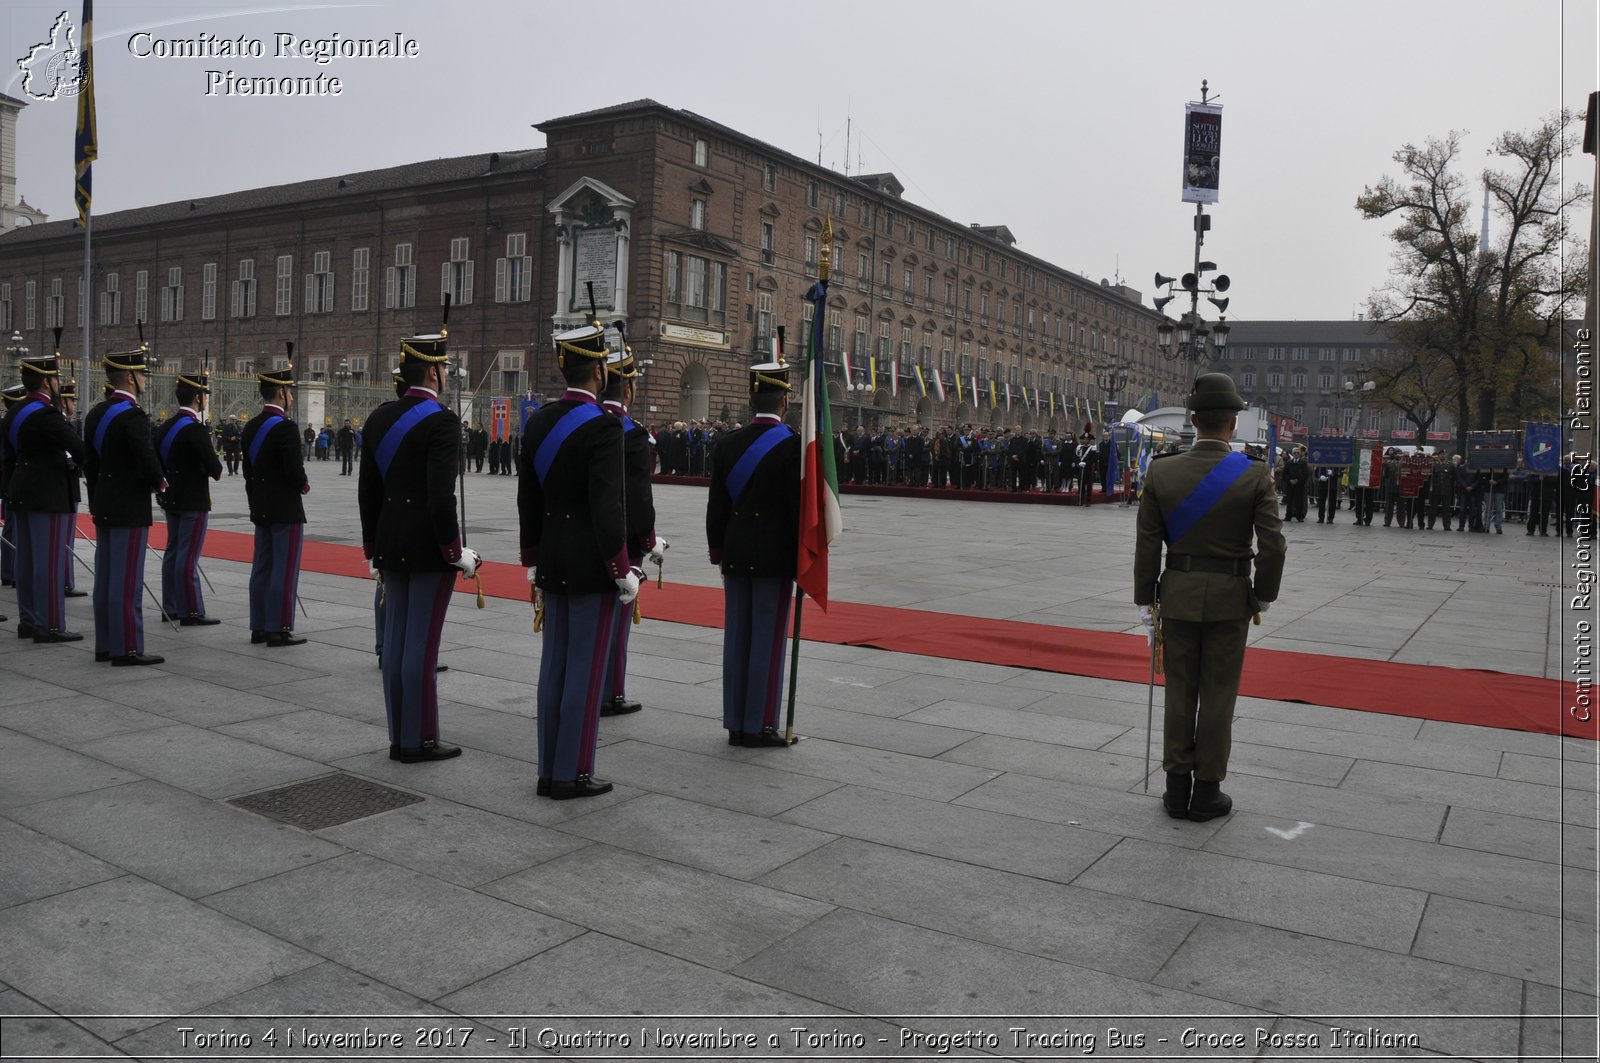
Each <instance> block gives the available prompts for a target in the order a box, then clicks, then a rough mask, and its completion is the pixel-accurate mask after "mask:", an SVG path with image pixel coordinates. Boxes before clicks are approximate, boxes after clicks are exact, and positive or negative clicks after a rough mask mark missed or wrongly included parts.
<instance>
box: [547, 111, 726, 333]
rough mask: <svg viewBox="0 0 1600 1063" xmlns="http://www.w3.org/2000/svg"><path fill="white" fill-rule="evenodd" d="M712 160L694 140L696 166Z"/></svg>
mask: <svg viewBox="0 0 1600 1063" xmlns="http://www.w3.org/2000/svg"><path fill="white" fill-rule="evenodd" d="M710 161H711V151H710V149H709V148H708V147H706V142H705V141H704V140H698V139H697V140H696V141H695V142H694V164H695V165H696V166H705V165H706V164H708V163H709V162H710ZM518 361H519V362H520V361H521V359H520V358H519V359H518Z"/></svg>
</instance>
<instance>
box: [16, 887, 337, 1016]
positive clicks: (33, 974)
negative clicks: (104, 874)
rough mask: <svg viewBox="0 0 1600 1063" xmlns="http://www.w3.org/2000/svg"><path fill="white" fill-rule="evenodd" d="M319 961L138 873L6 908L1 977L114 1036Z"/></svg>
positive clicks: (58, 1010)
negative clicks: (143, 877)
mask: <svg viewBox="0 0 1600 1063" xmlns="http://www.w3.org/2000/svg"><path fill="white" fill-rule="evenodd" d="M316 962H318V957H316V956H314V955H312V954H311V953H309V952H306V951H304V950H302V949H299V948H296V947H295V946H293V945H290V944H289V943H288V942H285V941H282V940H280V939H278V938H276V937H273V936H271V935H269V934H265V933H262V932H261V931H260V930H257V929H255V928H254V927H251V926H249V925H247V924H245V923H242V922H239V921H237V920H235V919H231V918H229V917H228V916H226V915H224V914H222V913H220V912H215V911H211V910H209V909H207V908H205V907H204V906H203V905H201V904H199V903H198V902H195V901H191V900H188V899H186V898H184V897H180V896H179V895H178V894H176V893H172V892H171V891H169V890H164V889H162V888H161V887H160V886H157V885H155V884H153V883H150V882H144V881H141V880H139V879H137V878H134V877H132V876H124V877H122V878H118V879H112V880H111V881H108V882H101V883H97V884H95V885H92V886H85V887H84V888H82V889H79V890H74V891H72V892H70V893H63V894H59V895H57V896H54V897H46V898H43V899H41V900H37V901H31V902H29V903H27V904H21V905H17V906H16V907H13V908H8V909H6V910H4V911H0V978H3V979H5V981H6V982H8V983H10V984H12V985H19V984H23V985H26V986H27V987H28V995H29V996H31V997H33V998H34V999H36V1000H38V1001H39V1002H40V1003H41V1004H43V1005H45V1006H46V1007H48V1008H51V1009H52V1010H54V1011H56V1012H57V1013H59V1014H64V1015H102V1016H123V1017H120V1018H116V1017H108V1018H97V1019H84V1020H83V1025H84V1026H85V1027H86V1028H87V1029H88V1030H89V1031H90V1032H91V1033H93V1034H95V1035H96V1036H97V1037H101V1038H104V1039H107V1040H111V1041H115V1040H117V1039H118V1038H120V1037H123V1036H126V1035H127V1034H129V1033H132V1032H134V1031H136V1030H140V1029H143V1028H145V1027H146V1026H150V1025H154V1024H155V1023H157V1022H159V1021H160V1018H159V1017H160V1016H164V1015H178V1014H183V1013H186V1012H190V1011H194V1010H196V1009H198V1008H202V1007H205V1006H206V1005H208V1004H211V1003H214V1002H215V1001H217V1000H221V999H222V998H224V997H228V996H232V995H233V994H235V993H238V992H241V991H243V990H245V989H248V988H250V987H251V986H256V985H260V984H261V983H263V982H267V981H270V980H271V979H273V978H277V977H280V976H282V975H285V974H288V973H290V972H292V971H297V970H301V969H303V968H305V967H309V966H311V965H312V964H314V963H316Z"/></svg>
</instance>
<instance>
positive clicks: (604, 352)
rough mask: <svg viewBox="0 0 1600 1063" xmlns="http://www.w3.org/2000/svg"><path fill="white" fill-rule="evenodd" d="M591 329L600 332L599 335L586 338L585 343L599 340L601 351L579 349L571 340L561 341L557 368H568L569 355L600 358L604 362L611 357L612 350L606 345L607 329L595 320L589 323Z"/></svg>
mask: <svg viewBox="0 0 1600 1063" xmlns="http://www.w3.org/2000/svg"><path fill="white" fill-rule="evenodd" d="M589 327H590V328H592V329H597V330H599V331H598V334H597V335H594V336H588V337H585V342H588V341H591V340H599V341H600V349H599V350H598V351H591V350H589V348H587V347H579V346H577V345H575V344H573V343H572V342H571V341H570V340H561V341H559V342H558V343H557V344H556V368H558V369H565V368H566V367H567V357H566V356H567V355H568V354H569V353H571V354H581V355H583V356H584V357H585V358H599V359H602V361H603V360H604V359H606V358H610V357H611V349H610V348H609V347H607V346H606V343H605V336H606V327H605V326H604V325H602V324H600V322H599V321H596V320H593V319H591V320H590V321H589Z"/></svg>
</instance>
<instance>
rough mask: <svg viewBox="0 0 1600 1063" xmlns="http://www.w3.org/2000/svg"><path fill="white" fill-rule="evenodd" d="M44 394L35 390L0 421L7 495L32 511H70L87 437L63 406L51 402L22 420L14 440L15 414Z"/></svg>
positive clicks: (20, 505) (19, 507)
mask: <svg viewBox="0 0 1600 1063" xmlns="http://www.w3.org/2000/svg"><path fill="white" fill-rule="evenodd" d="M41 398H43V396H42V395H39V394H37V393H34V394H30V395H29V396H28V397H27V398H26V399H24V400H23V401H22V402H19V403H17V405H16V408H15V409H13V410H12V411H11V413H10V414H9V415H8V416H7V417H6V419H5V421H4V422H3V423H0V433H3V434H4V437H5V455H6V457H5V460H6V467H7V469H8V472H9V477H8V483H7V488H6V492H7V493H6V497H7V499H8V500H9V501H10V502H11V504H12V505H14V506H16V507H17V508H18V509H21V510H25V511H28V512H32V513H70V512H71V511H72V488H73V487H74V486H75V485H76V484H77V480H78V466H77V464H76V463H77V462H79V461H82V460H83V440H81V439H79V438H78V433H77V432H76V431H74V430H73V427H72V424H71V423H70V422H69V421H68V420H67V419H66V418H65V417H63V416H62V415H61V411H60V410H58V409H56V408H55V407H54V406H53V405H51V404H50V403H48V402H46V403H45V404H44V405H43V406H39V407H37V408H36V409H34V411H33V412H32V413H30V414H29V415H28V416H27V418H26V419H25V420H23V421H22V422H21V424H20V425H18V426H17V443H16V448H15V449H13V448H12V445H11V425H12V419H13V418H14V417H15V416H16V414H17V412H18V411H20V410H22V409H24V408H26V407H28V406H30V405H33V404H34V403H35V401H36V400H38V399H41Z"/></svg>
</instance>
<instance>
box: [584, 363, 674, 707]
mask: <svg viewBox="0 0 1600 1063" xmlns="http://www.w3.org/2000/svg"><path fill="white" fill-rule="evenodd" d="M639 372H640V370H639V369H638V367H637V363H636V362H635V361H634V358H633V351H632V350H631V349H629V348H627V347H626V346H624V348H623V350H622V351H621V352H619V353H615V354H612V355H611V356H610V357H608V358H607V359H606V384H605V392H604V393H603V394H602V395H601V399H602V402H601V403H600V405H601V408H602V409H604V410H605V411H606V412H607V413H609V414H610V415H611V416H613V417H615V418H617V419H618V420H620V421H621V422H622V433H623V434H622V450H623V499H624V509H625V511H626V514H627V526H628V565H629V567H631V568H635V569H642V566H643V563H644V561H645V559H646V558H648V559H649V560H650V561H651V562H652V563H654V564H657V565H660V564H662V563H663V562H664V561H665V560H666V550H667V540H666V539H664V538H662V537H661V536H659V535H657V534H656V506H655V497H654V495H653V494H652V492H651V490H650V463H651V456H650V433H649V432H647V431H646V430H645V427H644V426H643V425H641V424H638V423H636V422H635V421H634V419H633V418H632V417H630V416H628V406H629V404H631V403H632V402H633V396H634V388H635V387H636V386H637V385H636V383H635V381H636V380H637V378H638V376H639ZM616 613H617V617H616V629H615V631H614V633H613V635H612V639H611V655H610V657H608V658H607V660H606V674H605V679H604V681H603V682H602V683H601V684H600V715H602V716H626V715H627V714H628V713H631V712H638V711H639V710H640V709H641V708H643V706H642V705H641V704H640V703H639V702H637V701H629V700H628V697H627V695H626V693H625V689H626V686H627V681H628V634H629V632H630V631H632V630H633V611H632V610H631V609H618V610H617V611H616Z"/></svg>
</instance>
